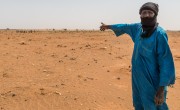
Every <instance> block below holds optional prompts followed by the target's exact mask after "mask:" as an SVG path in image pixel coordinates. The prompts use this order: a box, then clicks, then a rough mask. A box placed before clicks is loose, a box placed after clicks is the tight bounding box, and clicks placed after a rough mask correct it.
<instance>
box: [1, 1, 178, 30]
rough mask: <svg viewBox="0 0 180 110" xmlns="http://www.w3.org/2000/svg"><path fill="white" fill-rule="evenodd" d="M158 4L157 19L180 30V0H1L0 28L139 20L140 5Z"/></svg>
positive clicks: (84, 25) (93, 25) (95, 26)
mask: <svg viewBox="0 0 180 110" xmlns="http://www.w3.org/2000/svg"><path fill="white" fill-rule="evenodd" d="M149 1H151V2H155V3H158V4H159V15H158V22H159V24H160V26H162V27H163V28H164V29H165V30H180V14H179V12H180V0H0V29H6V28H10V29H52V28H54V29H64V28H67V29H98V28H99V26H100V23H101V22H104V23H105V24H120V23H137V22H140V16H139V8H140V7H141V6H142V5H143V4H144V3H146V2H149Z"/></svg>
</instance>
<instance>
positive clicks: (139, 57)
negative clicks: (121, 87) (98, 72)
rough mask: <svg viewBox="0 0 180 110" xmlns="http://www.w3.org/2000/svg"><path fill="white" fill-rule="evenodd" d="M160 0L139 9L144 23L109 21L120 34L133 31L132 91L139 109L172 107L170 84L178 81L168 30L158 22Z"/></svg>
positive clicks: (157, 109)
mask: <svg viewBox="0 0 180 110" xmlns="http://www.w3.org/2000/svg"><path fill="white" fill-rule="evenodd" d="M158 11H159V7H158V4H155V3H152V2H148V3H145V4H144V5H142V7H141V8H140V10H139V14H140V18H141V23H135V24H115V25H105V24H103V23H102V26H101V27H100V30H101V31H104V30H106V29H111V30H113V31H114V33H115V34H116V36H120V35H122V34H124V33H127V34H129V35H130V37H131V38H132V40H133V42H134V51H133V55H132V92H133V105H134V108H135V110H168V106H167V104H166V93H167V86H169V85H172V84H174V83H175V68H174V61H173V58H172V54H171V50H170V47H169V45H168V37H167V34H166V32H165V31H164V30H163V29H162V28H161V27H160V26H158V23H157V15H158Z"/></svg>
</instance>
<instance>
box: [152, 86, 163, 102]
mask: <svg viewBox="0 0 180 110" xmlns="http://www.w3.org/2000/svg"><path fill="white" fill-rule="evenodd" d="M154 101H155V104H156V105H161V104H163V103H164V86H162V87H159V89H158V90H157V92H156V96H155V98H154Z"/></svg>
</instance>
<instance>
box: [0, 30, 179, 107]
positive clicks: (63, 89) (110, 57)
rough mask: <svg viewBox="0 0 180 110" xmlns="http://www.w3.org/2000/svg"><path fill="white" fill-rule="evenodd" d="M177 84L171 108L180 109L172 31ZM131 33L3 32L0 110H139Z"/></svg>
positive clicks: (174, 38)
mask: <svg viewBox="0 0 180 110" xmlns="http://www.w3.org/2000/svg"><path fill="white" fill-rule="evenodd" d="M168 35H169V44H170V47H171V50H172V53H173V56H174V61H175V66H176V74H177V75H176V77H177V80H176V84H175V85H174V87H173V88H169V89H168V96H167V98H168V99H167V103H168V105H169V108H170V110H180V94H179V93H180V48H179V47H180V32H168ZM132 50H133V42H132V41H131V39H130V37H129V36H128V35H123V36H121V37H115V36H114V33H113V32H111V31H108V32H99V31H94V32H91V31H86V32H83V31H81V32H72V31H66V32H53V31H41V32H35V33H17V32H16V31H11V30H8V31H0V52H1V53H0V110H133V106H132V98H131V96H132V95H131V94H132V91H131V55H132Z"/></svg>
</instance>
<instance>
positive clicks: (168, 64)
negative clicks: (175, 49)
mask: <svg viewBox="0 0 180 110" xmlns="http://www.w3.org/2000/svg"><path fill="white" fill-rule="evenodd" d="M157 39H158V40H157V55H158V59H157V60H158V64H159V71H160V74H159V76H160V82H159V86H169V85H171V84H174V83H175V67H174V61H173V57H172V53H171V50H170V47H169V45H168V37H167V34H166V33H165V32H164V33H160V34H159V36H158V38H157Z"/></svg>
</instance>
